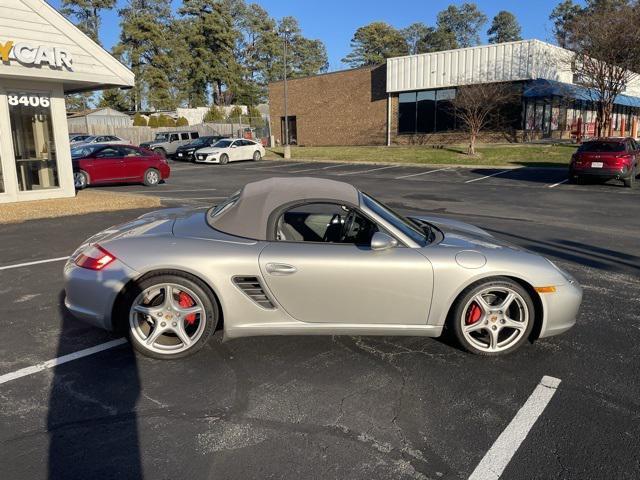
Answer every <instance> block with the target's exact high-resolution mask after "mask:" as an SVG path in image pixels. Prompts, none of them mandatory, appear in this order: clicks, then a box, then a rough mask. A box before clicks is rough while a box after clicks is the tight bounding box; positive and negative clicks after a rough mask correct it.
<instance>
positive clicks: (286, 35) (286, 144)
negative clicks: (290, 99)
mask: <svg viewBox="0 0 640 480" xmlns="http://www.w3.org/2000/svg"><path fill="white" fill-rule="evenodd" d="M288 41H289V29H288V28H285V29H284V158H285V159H286V160H288V159H290V158H291V146H290V145H289V112H288V110H287V42H288Z"/></svg>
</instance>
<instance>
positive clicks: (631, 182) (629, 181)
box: [622, 170, 636, 188]
mask: <svg viewBox="0 0 640 480" xmlns="http://www.w3.org/2000/svg"><path fill="white" fill-rule="evenodd" d="M622 181H623V183H624V186H625V187H627V188H633V187H634V186H635V184H636V172H635V170H633V171H632V172H631V173H630V174H629V178H625V179H623V180H622Z"/></svg>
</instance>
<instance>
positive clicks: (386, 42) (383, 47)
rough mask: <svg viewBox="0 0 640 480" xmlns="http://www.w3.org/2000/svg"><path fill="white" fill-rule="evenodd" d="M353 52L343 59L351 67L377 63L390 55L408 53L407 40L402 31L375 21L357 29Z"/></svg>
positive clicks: (352, 43) (396, 55) (353, 40)
mask: <svg viewBox="0 0 640 480" xmlns="http://www.w3.org/2000/svg"><path fill="white" fill-rule="evenodd" d="M351 49H352V51H351V53H349V54H348V55H347V56H346V57H345V58H343V59H342V61H343V62H344V63H346V64H347V65H349V66H351V67H362V66H365V65H376V64H379V63H382V62H384V61H385V59H387V58H389V57H398V56H401V55H406V54H407V53H408V52H409V47H408V45H407V41H406V40H405V38H404V37H403V35H402V33H401V32H400V31H398V30H396V29H395V28H393V27H392V26H391V25H388V24H386V23H384V22H373V23H370V24H369V25H365V26H364V27H360V28H358V29H357V30H356V33H355V34H354V35H353V39H352V40H351Z"/></svg>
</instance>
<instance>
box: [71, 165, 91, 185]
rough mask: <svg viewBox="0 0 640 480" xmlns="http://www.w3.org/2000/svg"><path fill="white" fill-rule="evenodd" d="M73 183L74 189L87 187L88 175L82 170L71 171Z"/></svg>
mask: <svg viewBox="0 0 640 480" xmlns="http://www.w3.org/2000/svg"><path fill="white" fill-rule="evenodd" d="M73 184H74V186H75V187H76V190H82V189H83V188H87V185H88V184H89V176H88V175H87V174H86V172H83V171H82V170H79V171H77V172H73Z"/></svg>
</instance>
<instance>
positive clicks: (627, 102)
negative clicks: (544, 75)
mask: <svg viewBox="0 0 640 480" xmlns="http://www.w3.org/2000/svg"><path fill="white" fill-rule="evenodd" d="M522 95H523V96H524V97H528V98H535V97H551V96H558V97H569V98H575V99H576V100H586V101H596V100H597V99H598V93H597V92H596V91H595V90H593V89H590V88H586V87H581V86H579V85H573V84H570V83H562V82H556V81H554V80H544V79H538V80H532V81H529V82H527V83H526V84H525V88H524V92H523V94H522ZM614 103H615V104H616V105H623V106H627V107H637V108H640V98H638V97H631V96H629V95H622V94H621V95H618V96H617V97H616V100H615V102H614Z"/></svg>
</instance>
